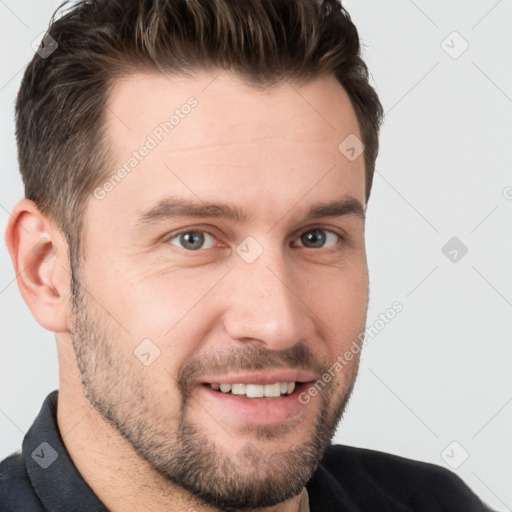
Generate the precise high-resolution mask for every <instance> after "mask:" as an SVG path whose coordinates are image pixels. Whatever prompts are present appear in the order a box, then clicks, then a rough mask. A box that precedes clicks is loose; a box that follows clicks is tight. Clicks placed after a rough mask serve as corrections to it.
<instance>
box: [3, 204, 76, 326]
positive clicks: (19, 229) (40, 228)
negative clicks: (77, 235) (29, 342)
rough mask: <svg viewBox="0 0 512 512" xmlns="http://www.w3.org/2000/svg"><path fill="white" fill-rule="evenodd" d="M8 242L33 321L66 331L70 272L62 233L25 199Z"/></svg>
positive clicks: (13, 219)
mask: <svg viewBox="0 0 512 512" xmlns="http://www.w3.org/2000/svg"><path fill="white" fill-rule="evenodd" d="M5 241H6V244H7V247H8V249H9V253H10V255H11V259H12V262H13V265H14V271H15V273H16V280H17V282H18V287H19V289H20V292H21V295H22V296H23V299H24V300H25V302H26V303H27V306H28V307H29V309H30V311H31V312H32V314H33V316H34V318H35V319H36V320H37V321H38V322H39V324H41V325H42V326H43V327H44V328H45V329H48V330H50V331H53V332H63V331H66V330H67V318H68V313H69V306H68V304H69V275H70V271H69V261H68V256H67V254H68V251H67V242H66V239H65V237H64V236H63V235H62V233H61V231H60V230H59V229H58V228H57V227H56V226H55V224H54V223H53V222H52V221H51V220H50V219H49V218H48V217H47V216H45V215H44V214H42V213H41V212H40V211H39V209H38V208H37V206H36V205H35V203H34V202H33V201H30V200H29V199H22V200H21V201H20V202H19V203H18V204H17V205H16V206H15V208H14V210H13V212H12V214H11V217H10V219H9V222H8V224H7V230H6V232H5Z"/></svg>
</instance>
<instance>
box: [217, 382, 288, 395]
mask: <svg viewBox="0 0 512 512" xmlns="http://www.w3.org/2000/svg"><path fill="white" fill-rule="evenodd" d="M210 387H211V388H212V389H214V390H216V391H218V390H220V391H222V393H229V392H230V391H231V393H232V394H233V395H246V396H247V397H248V398H263V397H266V398H277V397H279V396H281V395H290V394H291V393H293V391H294V390H295V382H275V383H274V384H242V383H235V384H218V383H215V384H210Z"/></svg>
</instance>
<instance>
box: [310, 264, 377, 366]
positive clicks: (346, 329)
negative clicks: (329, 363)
mask: <svg viewBox="0 0 512 512" xmlns="http://www.w3.org/2000/svg"><path fill="white" fill-rule="evenodd" d="M308 305H310V307H311V309H312V311H314V313H315V314H316V315H318V317H319V319H320V320H321V323H322V324H324V328H325V329H324V332H325V339H327V340H329V345H330V347H329V348H330V353H331V357H333V358H336V357H337V356H338V355H340V354H342V353H344V352H345V350H347V348H348V347H349V346H350V345H351V343H352V342H353V341H354V340H357V339H358V336H359V335H360V334H361V333H362V332H364V326H365V321H366V310H367V305H368V273H367V269H366V266H365V265H363V264H362V265H361V266H360V267H357V268H352V269H351V270H350V272H349V271H346V272H345V271H338V272H336V273H334V272H333V273H332V274H330V275H329V276H324V277H323V278H320V279H317V280H316V285H315V286H311V287H310V288H309V292H308Z"/></svg>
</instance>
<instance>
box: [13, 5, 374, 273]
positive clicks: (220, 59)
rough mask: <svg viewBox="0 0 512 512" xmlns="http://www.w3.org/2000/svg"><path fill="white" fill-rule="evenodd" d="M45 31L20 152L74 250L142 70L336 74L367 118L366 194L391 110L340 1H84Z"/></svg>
mask: <svg viewBox="0 0 512 512" xmlns="http://www.w3.org/2000/svg"><path fill="white" fill-rule="evenodd" d="M66 3H67V2H65V4H66ZM48 34H49V36H51V38H53V39H54V40H55V41H56V43H57V45H58V46H57V48H56V49H55V51H53V53H51V54H50V55H48V56H47V57H46V58H43V57H42V56H41V55H43V56H45V55H44V53H42V52H40V53H41V55H39V54H38V53H36V54H35V55H34V58H33V59H32V61H31V62H30V64H29V66H28V68H27V70H26V71H25V75H24V77H23V81H22V83H21V87H20V90H19V93H18V97H17V101H16V136H17V141H18V156H19V163H20V170H21V174H22V176H23V182H24V185H25V195H26V197H27V198H29V199H31V200H33V201H34V202H35V203H36V204H37V206H38V208H39V209H40V210H41V211H42V212H43V213H45V214H46V215H48V216H49V217H50V218H52V219H53V220H54V221H55V222H56V223H57V224H58V226H59V227H60V228H61V229H62V230H63V232H64V233H65V235H66V236H67V240H68V243H69V246H70V250H71V249H72V248H74V249H75V250H76V251H77V250H78V246H79V242H80V231H81V226H82V221H83V213H84V210H85V207H86V204H87V199H88V197H89V195H90V194H91V193H92V191H93V190H94V188H95V187H96V186H97V185H98V184H99V183H100V182H101V181H102V180H103V179H104V178H105V176H106V175H107V173H108V169H107V162H108V155H109V153H108V146H107V144H105V134H104V131H103V127H104V117H105V108H106V102H107V99H108V94H109V89H110V87H111V85H112V82H113V80H114V79H115V78H116V77H118V76H121V75H125V74H127V73H130V72H132V71H134V70H164V71H166V72H171V73H172V72H176V73H192V72H193V71H194V70H215V69H229V70H231V71H234V72H236V73H238V74H239V75H240V76H242V77H243V78H245V79H247V81H248V82H250V83H252V84H253V85H255V86H259V87H269V86H272V85H273V84H277V83H279V82H280V81H282V80H293V81H295V82H297V83H301V82H302V83H304V82H307V81H309V80H312V79H314V78H316V77H318V76H319V75H325V74H333V75H335V76H336V77H337V79H338V80H339V82H340V83H341V85H342V86H343V87H344V89H345V90H346V92H347V93H348V95H349V97H350V99H351V102H352V105H353V107H354V110H355V112H356V115H357V119H358V122H359V127H360V131H361V137H362V139H363V143H364V145H365V153H364V159H365V167H366V199H368V197H369V195H370V190H371V185H372V180H373V174H374V169H375V160H376V157H377V152H378V133H379V127H380V124H381V122H382V117H383V111H382V106H381V104H380V102H379V99H378V96H377V94H376V92H375V91H374V89H373V88H372V87H371V86H370V84H369V82H368V70H367V67H366V65H365V63H364V61H363V60H362V58H361V55H360V43H359V36H358V33H357V30H356V27H355V26H354V24H353V23H352V21H351V19H350V16H349V14H348V13H347V12H346V11H345V9H344V8H343V7H342V5H341V4H340V2H339V1H337V0H82V1H79V2H78V3H77V4H76V5H74V6H73V7H72V8H70V10H69V11H68V12H67V13H65V14H64V15H63V16H62V17H60V18H58V19H55V16H54V18H53V19H52V22H51V24H50V27H49V29H48ZM50 41H51V40H50ZM340 142H341V141H340ZM76 255H77V253H76V252H75V256H76ZM72 264H73V259H72Z"/></svg>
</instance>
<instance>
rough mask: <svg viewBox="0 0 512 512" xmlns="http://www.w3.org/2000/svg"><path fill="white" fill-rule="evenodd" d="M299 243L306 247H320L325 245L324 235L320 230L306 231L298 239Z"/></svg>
mask: <svg viewBox="0 0 512 512" xmlns="http://www.w3.org/2000/svg"><path fill="white" fill-rule="evenodd" d="M300 239H301V242H302V244H303V245H305V246H306V247H322V246H323V245H324V244H325V240H326V236H325V233H324V232H323V231H322V230H320V229H314V230H312V231H307V232H306V233H304V234H303V235H301V237H300Z"/></svg>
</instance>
